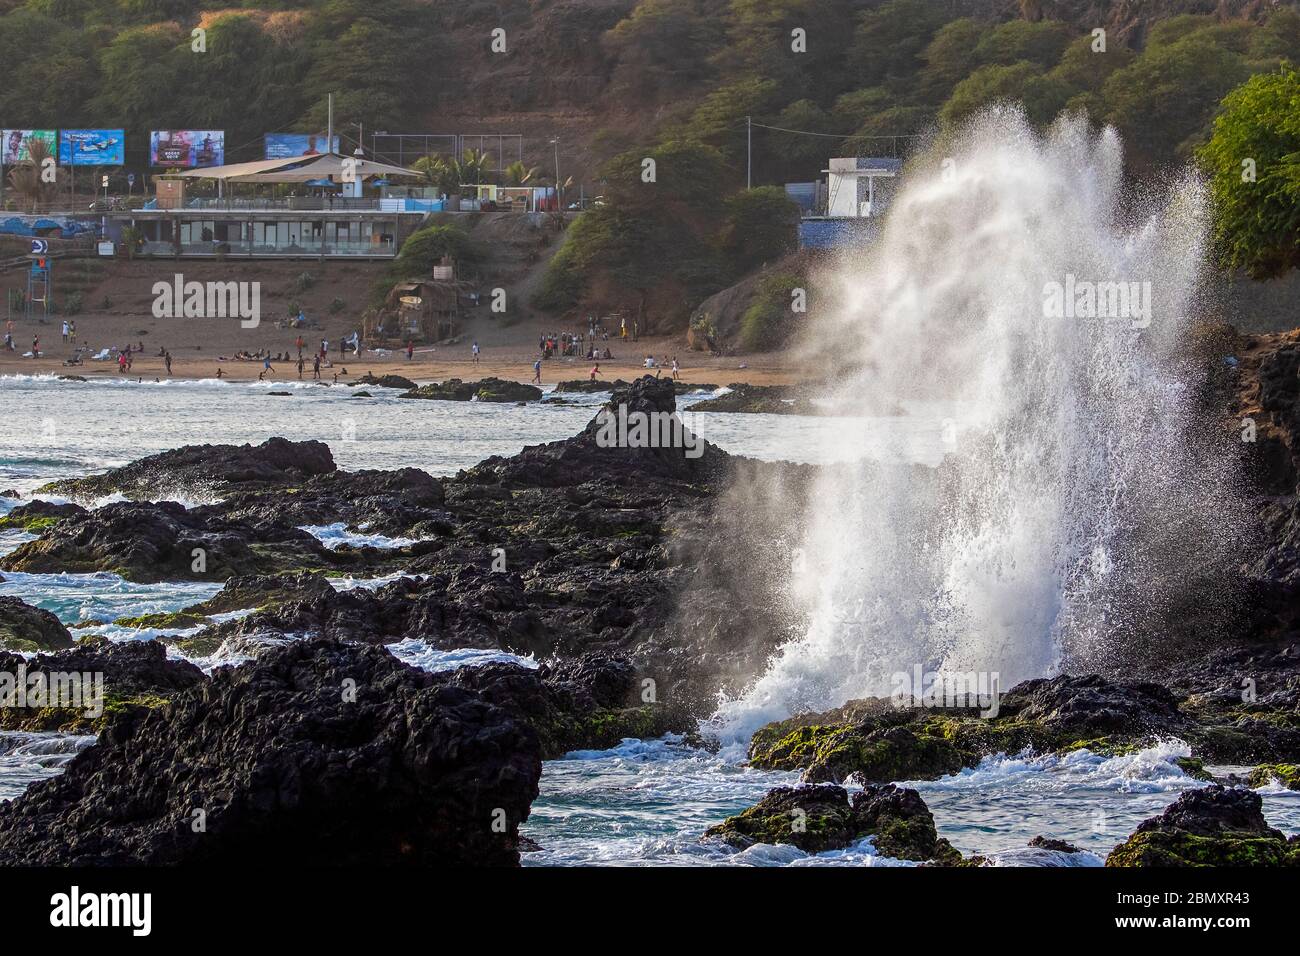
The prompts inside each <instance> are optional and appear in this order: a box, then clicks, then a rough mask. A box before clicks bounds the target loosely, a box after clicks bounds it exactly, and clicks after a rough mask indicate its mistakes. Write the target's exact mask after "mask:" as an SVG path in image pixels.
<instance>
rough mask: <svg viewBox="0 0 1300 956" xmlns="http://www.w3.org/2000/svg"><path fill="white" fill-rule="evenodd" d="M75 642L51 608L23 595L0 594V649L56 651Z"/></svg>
mask: <svg viewBox="0 0 1300 956" xmlns="http://www.w3.org/2000/svg"><path fill="white" fill-rule="evenodd" d="M72 643H73V641H72V635H71V634H70V633H68V629H67V628H66V627H64V626H63V624H62V623H60V621H59V619H58V618H57V617H55V616H54V615H53V614H51V613H50V612H49V611H46V610H43V609H42V608H39V607H33V606H32V605H30V604H28V603H26V602H25V601H23V600H22V599H20V598H16V597H7V596H6V597H0V650H8V651H28V652H30V651H54V650H59V649H60V648H64V647H71V646H72ZM0 669H2V668H0Z"/></svg>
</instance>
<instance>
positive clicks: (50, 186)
mask: <svg viewBox="0 0 1300 956" xmlns="http://www.w3.org/2000/svg"><path fill="white" fill-rule="evenodd" d="M53 158H54V152H53V150H51V149H50V144H49V143H47V142H46V141H45V140H43V139H37V138H35V137H33V138H29V139H28V140H27V159H25V160H23V161H22V162H21V163H19V164H18V165H16V166H14V167H13V169H11V170H10V171H9V185H10V186H12V187H13V189H14V191H15V192H17V193H18V194H19V195H20V196H23V197H24V198H25V199H27V200H29V201H30V202H31V204H32V212H33V213H34V212H36V207H37V206H38V204H39V203H40V202H41V201H42V200H45V199H48V198H49V196H50V194H51V193H53V192H54V189H55V185H56V184H55V183H54V182H46V181H45V177H44V175H43V173H44V171H45V168H46V165H47V163H46V160H47V159H53ZM50 168H54V167H53V166H52V165H51V167H50ZM55 176H56V178H57V176H58V172H57V170H56V171H55Z"/></svg>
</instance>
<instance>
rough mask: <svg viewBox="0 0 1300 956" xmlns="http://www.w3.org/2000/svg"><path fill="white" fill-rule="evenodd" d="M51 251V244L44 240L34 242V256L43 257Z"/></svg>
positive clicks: (34, 240)
mask: <svg viewBox="0 0 1300 956" xmlns="http://www.w3.org/2000/svg"><path fill="white" fill-rule="evenodd" d="M49 251H50V244H49V243H48V242H46V241H45V240H44V239H33V240H32V255H34V256H43V255H45V253H47V252H49Z"/></svg>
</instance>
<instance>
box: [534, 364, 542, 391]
mask: <svg viewBox="0 0 1300 956" xmlns="http://www.w3.org/2000/svg"><path fill="white" fill-rule="evenodd" d="M533 382H535V383H536V384H538V385H541V384H542V360H541V359H538V360H537V361H536V362H534V363H533Z"/></svg>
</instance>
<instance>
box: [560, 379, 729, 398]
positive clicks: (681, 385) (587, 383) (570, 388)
mask: <svg viewBox="0 0 1300 956" xmlns="http://www.w3.org/2000/svg"><path fill="white" fill-rule="evenodd" d="M669 381H672V385H673V391H674V393H676V394H677V395H686V394H689V393H691V392H714V391H717V389H718V386H716V385H712V384H705V383H697V382H679V381H673V380H671V379H670V380H669ZM631 384H632V383H631V382H627V381H624V380H623V379H621V378H616V379H614V380H613V381H609V380H597V381H594V382H593V381H591V380H590V379H585V378H583V379H571V380H570V381H567V382H558V383H557V384H556V386H555V389H554V391H555V393H556V394H566V393H568V394H573V393H579V394H584V395H590V394H593V393H595V392H610V391H616V390H618V389H625V388H628V387H630V386H631Z"/></svg>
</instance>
